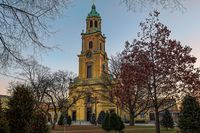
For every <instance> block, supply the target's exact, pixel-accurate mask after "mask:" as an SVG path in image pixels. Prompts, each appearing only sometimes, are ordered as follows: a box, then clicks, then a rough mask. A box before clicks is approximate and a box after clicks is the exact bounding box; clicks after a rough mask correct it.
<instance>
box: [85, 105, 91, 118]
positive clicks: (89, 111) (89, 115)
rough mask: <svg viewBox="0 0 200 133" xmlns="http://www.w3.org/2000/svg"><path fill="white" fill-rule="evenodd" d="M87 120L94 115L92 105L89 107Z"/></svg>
mask: <svg viewBox="0 0 200 133" xmlns="http://www.w3.org/2000/svg"><path fill="white" fill-rule="evenodd" d="M86 113H87V121H90V118H91V116H92V108H91V107H87V112H86Z"/></svg>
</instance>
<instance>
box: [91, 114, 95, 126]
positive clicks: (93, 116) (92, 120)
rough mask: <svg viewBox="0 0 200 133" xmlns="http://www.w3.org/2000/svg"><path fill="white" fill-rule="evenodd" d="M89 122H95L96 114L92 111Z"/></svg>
mask: <svg viewBox="0 0 200 133" xmlns="http://www.w3.org/2000/svg"><path fill="white" fill-rule="evenodd" d="M90 123H91V124H96V116H95V114H94V113H93V114H92V116H91V118H90Z"/></svg>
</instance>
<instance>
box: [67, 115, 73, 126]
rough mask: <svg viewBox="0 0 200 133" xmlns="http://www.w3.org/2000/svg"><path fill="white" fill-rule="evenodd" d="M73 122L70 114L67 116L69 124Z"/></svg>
mask: <svg viewBox="0 0 200 133" xmlns="http://www.w3.org/2000/svg"><path fill="white" fill-rule="evenodd" d="M71 124H72V118H71V116H70V115H68V116H67V125H69V126H70V125H71Z"/></svg>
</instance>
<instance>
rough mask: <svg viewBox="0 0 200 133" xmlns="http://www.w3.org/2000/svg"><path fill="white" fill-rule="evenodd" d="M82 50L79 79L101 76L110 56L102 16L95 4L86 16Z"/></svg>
mask: <svg viewBox="0 0 200 133" xmlns="http://www.w3.org/2000/svg"><path fill="white" fill-rule="evenodd" d="M81 36H82V50H81V54H79V55H78V57H79V79H81V80H84V79H98V78H101V76H102V73H103V71H105V70H107V67H108V58H107V54H106V51H105V39H106V37H105V36H104V35H103V34H102V32H101V16H100V14H99V13H98V12H97V11H96V6H95V5H94V4H93V5H92V8H91V11H90V13H89V14H88V16H87V18H86V32H84V31H83V32H82V33H81Z"/></svg>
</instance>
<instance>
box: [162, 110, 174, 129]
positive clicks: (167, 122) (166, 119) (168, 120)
mask: <svg viewBox="0 0 200 133" xmlns="http://www.w3.org/2000/svg"><path fill="white" fill-rule="evenodd" d="M161 125H162V126H163V127H165V128H166V129H167V130H168V128H174V121H173V118H172V115H171V113H170V112H169V110H165V112H164V114H163V118H162V120H161Z"/></svg>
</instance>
